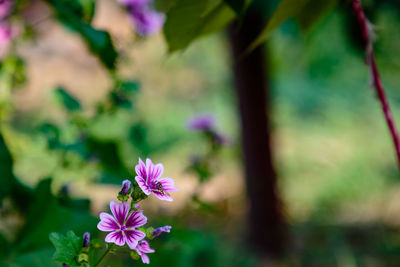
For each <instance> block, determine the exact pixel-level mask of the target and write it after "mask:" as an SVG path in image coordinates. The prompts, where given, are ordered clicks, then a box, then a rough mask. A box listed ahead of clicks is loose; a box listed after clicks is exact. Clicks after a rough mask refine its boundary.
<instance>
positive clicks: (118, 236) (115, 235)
mask: <svg viewBox="0 0 400 267" xmlns="http://www.w3.org/2000/svg"><path fill="white" fill-rule="evenodd" d="M125 239H126V237H125V236H124V234H123V231H121V230H118V231H114V232H111V233H109V234H108V235H107V236H106V239H105V241H106V242H107V243H115V244H116V245H117V246H123V245H125Z"/></svg>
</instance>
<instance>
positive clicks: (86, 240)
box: [82, 232, 90, 248]
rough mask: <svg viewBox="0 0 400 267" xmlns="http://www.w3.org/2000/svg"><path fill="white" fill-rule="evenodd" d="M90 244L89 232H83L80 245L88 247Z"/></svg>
mask: <svg viewBox="0 0 400 267" xmlns="http://www.w3.org/2000/svg"><path fill="white" fill-rule="evenodd" d="M89 244H90V233H89V232H85V233H84V234H83V245H82V247H84V248H87V247H89Z"/></svg>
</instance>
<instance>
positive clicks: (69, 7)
mask: <svg viewBox="0 0 400 267" xmlns="http://www.w3.org/2000/svg"><path fill="white" fill-rule="evenodd" d="M46 1H47V2H48V3H49V4H50V5H51V6H52V7H53V8H54V10H55V11H56V14H57V17H58V18H59V20H60V21H61V22H62V23H64V24H65V25H67V26H68V27H69V28H71V29H72V30H74V31H76V32H78V33H79V34H80V35H81V37H82V38H83V39H84V40H85V42H86V43H87V45H88V47H89V49H90V51H91V52H92V53H94V54H95V55H96V56H97V57H98V58H99V59H100V60H101V62H102V63H103V64H104V66H106V67H107V68H108V69H110V70H113V69H114V68H115V64H116V60H117V57H118V53H117V51H116V50H115V47H114V44H113V42H112V39H111V36H110V34H109V33H108V32H106V31H102V30H97V29H95V28H93V27H92V26H91V25H90V24H89V23H88V20H87V19H86V17H85V16H86V15H85V14H84V10H85V7H84V5H82V3H85V2H86V1H89V0H79V1H78V0H46ZM77 6H78V8H77ZM86 9H87V8H86ZM92 16H93V15H92Z"/></svg>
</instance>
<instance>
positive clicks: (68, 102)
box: [54, 87, 82, 111]
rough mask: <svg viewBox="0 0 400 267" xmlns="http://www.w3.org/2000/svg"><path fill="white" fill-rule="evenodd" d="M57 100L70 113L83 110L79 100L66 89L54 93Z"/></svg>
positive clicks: (58, 89) (59, 89)
mask: <svg viewBox="0 0 400 267" xmlns="http://www.w3.org/2000/svg"><path fill="white" fill-rule="evenodd" d="M54 93H55V95H56V97H57V100H58V101H59V102H60V103H61V104H62V105H63V106H64V107H65V108H66V109H67V110H69V111H75V110H80V109H82V107H81V103H80V102H79V100H78V99H76V98H75V97H73V96H72V95H71V94H69V93H68V92H67V91H66V90H65V89H64V88H61V87H59V88H57V89H56V90H55V91H54Z"/></svg>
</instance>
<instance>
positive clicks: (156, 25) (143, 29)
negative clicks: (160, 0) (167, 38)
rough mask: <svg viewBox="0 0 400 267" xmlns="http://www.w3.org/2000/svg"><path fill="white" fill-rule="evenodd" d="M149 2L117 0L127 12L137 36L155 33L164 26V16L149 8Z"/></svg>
mask: <svg viewBox="0 0 400 267" xmlns="http://www.w3.org/2000/svg"><path fill="white" fill-rule="evenodd" d="M151 2H152V1H151V0H119V3H121V4H122V5H124V6H125V7H126V8H127V9H128V11H129V16H130V19H131V21H132V24H133V26H134V28H135V30H136V32H137V33H138V34H139V35H142V36H149V35H153V34H155V33H157V32H158V31H159V30H160V29H161V28H162V27H163V25H164V22H165V15H164V14H163V13H159V12H157V11H156V10H154V9H153V8H152V7H151Z"/></svg>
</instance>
